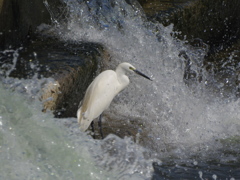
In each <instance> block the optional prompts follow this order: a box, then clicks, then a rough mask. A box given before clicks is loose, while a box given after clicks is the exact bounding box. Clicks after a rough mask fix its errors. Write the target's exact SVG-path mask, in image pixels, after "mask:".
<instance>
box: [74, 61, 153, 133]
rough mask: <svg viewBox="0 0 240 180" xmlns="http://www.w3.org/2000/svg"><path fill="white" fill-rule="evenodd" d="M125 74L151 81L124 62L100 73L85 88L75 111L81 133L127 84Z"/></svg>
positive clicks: (127, 80)
mask: <svg viewBox="0 0 240 180" xmlns="http://www.w3.org/2000/svg"><path fill="white" fill-rule="evenodd" d="M126 72H135V73H136V74H138V75H141V76H143V77H145V78H147V79H149V80H151V79H150V78H149V77H147V76H146V75H144V74H143V73H141V72H139V71H138V70H136V68H135V67H133V66H132V65H131V64H129V63H126V62H125V63H121V64H119V65H118V66H117V68H116V70H115V71H113V70H106V71H103V72H102V73H100V74H99V75H98V76H97V77H96V78H95V79H94V80H93V82H92V83H91V84H90V85H89V87H88V88H87V91H86V93H85V96H84V98H83V101H82V104H81V107H80V108H79V109H78V111H77V118H78V123H79V125H80V130H81V131H86V130H87V129H88V127H89V125H90V124H91V122H92V121H93V120H94V119H95V118H97V117H98V116H100V115H101V114H102V112H103V111H104V110H106V109H107V108H108V107H109V105H110V103H111V102H112V100H113V98H114V97H115V96H116V95H117V94H118V93H119V92H120V91H122V90H123V89H124V88H125V87H126V86H127V85H128V84H129V78H128V76H127V75H126Z"/></svg>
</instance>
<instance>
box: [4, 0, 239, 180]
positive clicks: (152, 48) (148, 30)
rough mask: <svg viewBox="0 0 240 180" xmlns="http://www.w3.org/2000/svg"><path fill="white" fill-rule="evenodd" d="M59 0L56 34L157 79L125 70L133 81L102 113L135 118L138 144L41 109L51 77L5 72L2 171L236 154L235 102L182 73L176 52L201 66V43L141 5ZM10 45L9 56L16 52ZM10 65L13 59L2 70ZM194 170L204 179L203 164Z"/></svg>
mask: <svg viewBox="0 0 240 180" xmlns="http://www.w3.org/2000/svg"><path fill="white" fill-rule="evenodd" d="M65 2H66V3H67V4H68V8H69V17H68V18H67V21H64V22H61V21H60V20H56V18H54V21H57V23H55V24H57V25H56V26H53V27H51V28H52V30H54V32H55V35H56V36H58V37H59V38H61V39H62V40H63V41H75V42H81V41H88V42H98V43H101V44H103V45H104V46H105V47H106V48H107V49H108V51H109V52H110V54H111V56H112V62H111V65H110V67H111V68H115V66H116V65H117V64H119V63H120V62H123V61H127V62H130V63H132V64H133V65H134V66H135V67H137V68H138V69H140V70H142V71H143V72H145V73H146V74H148V75H151V76H152V78H153V79H154V81H153V82H149V81H144V80H143V79H140V78H137V77H134V76H131V77H130V79H131V81H132V83H131V84H130V85H129V86H128V88H127V89H125V90H124V91H123V92H122V93H121V94H120V95H119V96H117V97H116V98H115V100H114V101H113V103H112V104H111V107H110V109H109V110H108V111H107V112H106V113H105V114H106V115H107V116H110V117H112V119H114V120H115V121H120V122H121V123H123V122H122V121H124V122H125V123H129V122H131V121H132V120H133V119H134V120H137V121H138V123H140V124H141V126H140V127H139V136H140V141H139V143H140V144H141V145H142V146H143V147H142V146H140V145H138V144H135V143H134V142H133V141H132V140H131V138H124V139H120V138H118V137H117V136H115V135H109V136H108V137H107V138H106V139H104V140H103V141H97V140H93V139H92V138H91V137H89V136H87V135H86V134H85V133H82V132H80V131H79V130H78V127H77V123H76V119H73V118H66V119H61V120H59V119H55V118H53V116H52V115H51V113H50V112H47V113H46V114H43V113H41V103H40V102H38V98H39V97H40V95H41V91H40V89H41V88H42V87H43V84H45V83H46V82H48V81H51V79H50V78H41V79H38V78H37V76H34V77H33V78H32V79H27V80H23V79H13V78H10V77H4V78H2V82H1V83H0V91H1V92H0V96H1V98H0V112H1V114H0V134H1V136H0V152H1V155H0V159H1V161H0V162H1V166H0V172H1V175H0V177H1V179H6V178H8V179H9V178H11V179H27V178H28V179H29V178H30V179H56V178H58V179H78V178H79V177H81V178H83V179H116V178H117V179H150V178H151V175H152V171H153V169H152V165H151V164H152V162H153V161H154V162H158V166H160V167H161V165H162V163H161V160H162V161H171V160H175V159H180V160H183V161H184V160H186V162H188V161H190V162H192V163H193V165H194V167H198V166H199V167H201V165H200V164H201V162H200V160H199V162H197V161H196V159H201V158H205V159H211V160H216V159H218V160H219V159H220V162H222V163H226V162H229V161H231V162H239V156H238V154H237V152H238V149H239V146H238V144H237V143H236V142H239V139H238V136H239V130H240V126H239V125H240V121H239V120H240V113H239V110H238V109H239V105H240V101H239V100H235V101H232V99H228V98H226V99H219V98H218V97H217V96H213V95H212V94H210V93H209V91H208V86H206V83H205V82H206V81H205V80H206V79H208V78H209V77H208V74H207V73H206V72H204V71H203V72H202V75H203V79H204V80H203V81H202V82H195V83H194V86H192V87H189V86H187V85H186V83H185V82H184V79H183V77H184V66H185V64H184V61H185V60H184V58H182V57H181V56H179V54H180V52H182V51H184V52H186V54H187V55H188V57H189V58H190V59H191V62H192V67H193V68H195V69H196V72H198V71H197V69H198V68H199V67H200V65H201V64H202V61H203V58H204V56H205V54H206V50H205V49H204V48H193V47H191V46H189V45H186V44H185V42H183V41H180V40H177V39H176V38H174V34H175V33H176V32H173V30H172V29H173V25H170V26H168V27H164V26H162V25H161V24H157V23H155V24H154V23H150V22H147V21H146V20H145V18H144V15H143V14H142V12H141V10H140V9H139V8H138V6H137V4H134V5H130V4H127V3H126V2H125V1H120V0H119V1H118V0H117V1H97V0H96V1H75V0H68V1H67V0H66V1H65ZM51 32H53V31H51ZM14 53H15V56H14V57H15V59H14V58H13V60H14V61H13V62H15V60H17V53H18V51H14ZM14 53H13V54H14ZM15 64H16V63H15ZM13 69H14V65H13V66H11V67H10V69H9V71H8V72H7V73H6V74H7V75H9V74H10V72H11V71H12V70H13ZM1 74H4V73H1ZM6 74H5V75H6ZM210 92H211V91H210ZM29 97H31V98H30V99H29ZM229 144H230V146H229ZM223 152H231V153H229V154H228V153H223ZM160 159H161V160H160ZM189 159H190V160H189ZM2 164H4V166H2ZM186 164H187V163H186ZM14 167H18V168H14ZM20 167H21V168H20ZM174 168H178V167H174ZM169 169H171V168H169ZM180 169H181V167H180ZM197 169H198V168H197ZM203 169H204V168H203ZM178 170H179V169H178ZM160 172H161V173H162V172H164V171H160ZM172 172H174V169H172ZM194 173H195V174H194V177H198V178H200V179H203V178H204V173H203V170H199V169H198V170H197V171H196V172H194ZM176 174H177V172H176ZM192 177H193V176H192ZM210 177H211V178H215V179H217V178H218V177H219V176H218V174H217V175H216V174H215V173H212V174H211V176H210ZM235 178H237V177H235ZM172 179H174V178H172ZM229 179H230V177H229Z"/></svg>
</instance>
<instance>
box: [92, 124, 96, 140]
mask: <svg viewBox="0 0 240 180" xmlns="http://www.w3.org/2000/svg"><path fill="white" fill-rule="evenodd" d="M91 127H92V132H93V139H96V137H95V132H94V122H93V121H92V122H91Z"/></svg>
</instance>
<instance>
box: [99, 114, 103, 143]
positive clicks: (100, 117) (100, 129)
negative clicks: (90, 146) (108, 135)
mask: <svg viewBox="0 0 240 180" xmlns="http://www.w3.org/2000/svg"><path fill="white" fill-rule="evenodd" d="M98 127H99V131H100V135H101V137H102V139H103V132H102V114H101V115H100V116H99V119H98Z"/></svg>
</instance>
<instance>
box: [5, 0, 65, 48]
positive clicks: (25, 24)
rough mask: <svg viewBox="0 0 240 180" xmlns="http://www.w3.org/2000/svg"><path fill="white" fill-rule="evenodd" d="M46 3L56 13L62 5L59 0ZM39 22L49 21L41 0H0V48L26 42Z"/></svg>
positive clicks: (48, 22)
mask: <svg viewBox="0 0 240 180" xmlns="http://www.w3.org/2000/svg"><path fill="white" fill-rule="evenodd" d="M48 3H49V4H50V5H51V7H53V8H54V9H55V10H54V13H55V14H56V15H57V14H59V13H60V11H61V7H62V6H64V5H63V4H62V3H61V1H60V0H48ZM41 23H47V24H50V23H51V17H50V14H49V12H48V11H47V9H46V7H45V6H44V4H43V0H27V1H26V0H0V49H6V48H8V47H9V46H11V47H13V46H14V47H19V45H21V44H22V43H25V42H27V41H28V40H29V37H30V36H33V35H34V32H35V30H36V27H37V26H39V25H40V24H41Z"/></svg>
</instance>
